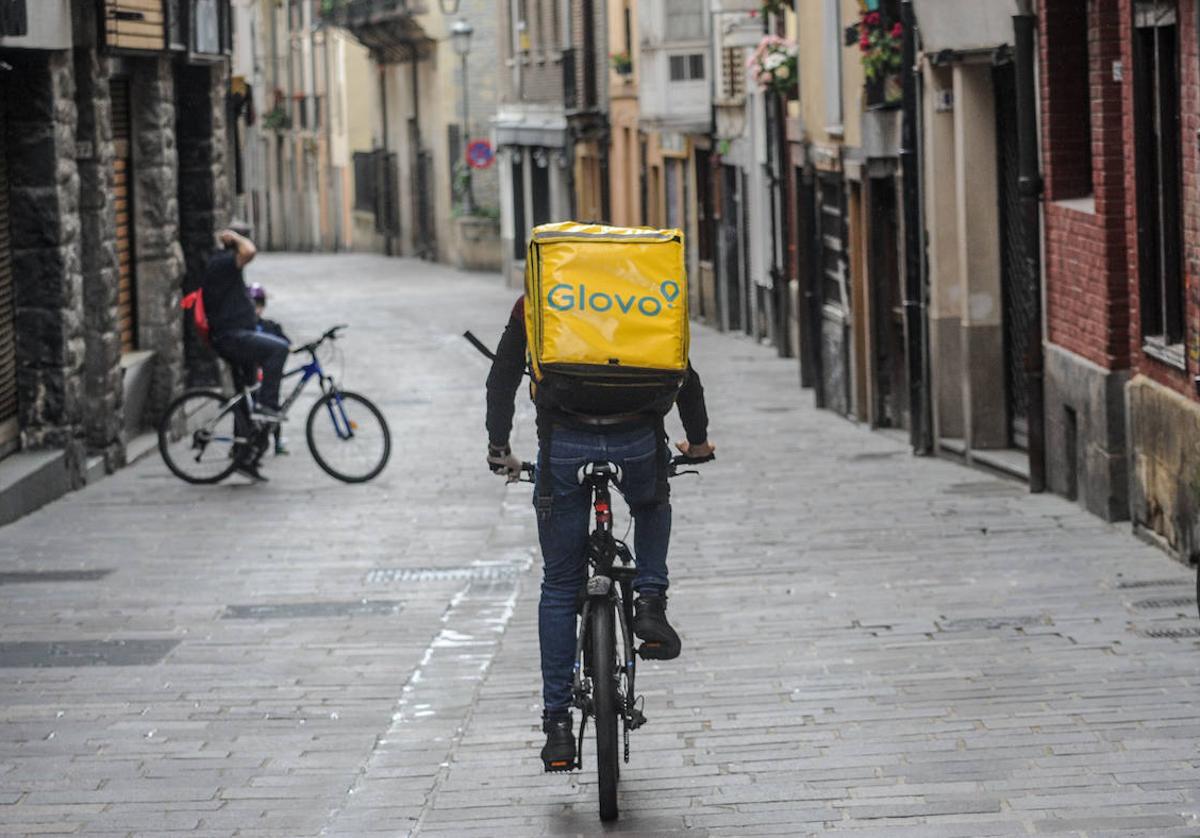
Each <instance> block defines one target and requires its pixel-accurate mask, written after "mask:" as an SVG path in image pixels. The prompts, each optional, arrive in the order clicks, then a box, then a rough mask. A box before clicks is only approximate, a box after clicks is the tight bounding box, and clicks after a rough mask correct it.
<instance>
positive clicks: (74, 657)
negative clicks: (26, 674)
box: [0, 637, 179, 667]
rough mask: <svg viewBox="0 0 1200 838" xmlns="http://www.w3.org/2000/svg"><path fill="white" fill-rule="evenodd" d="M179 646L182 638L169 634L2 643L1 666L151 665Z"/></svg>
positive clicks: (0, 645)
mask: <svg viewBox="0 0 1200 838" xmlns="http://www.w3.org/2000/svg"><path fill="white" fill-rule="evenodd" d="M178 645H179V641H178V640H176V639H174V638H169V637H168V638H140V639H139V638H132V639H129V640H29V641H19V642H15V643H0V667H18V666H31V667H43V666H148V665H150V664H153V663H158V662H159V661H160V660H162V659H163V658H164V657H166V655H167V653H168V652H170V651H171V650H172V649H174V648H175V647H176V646H178Z"/></svg>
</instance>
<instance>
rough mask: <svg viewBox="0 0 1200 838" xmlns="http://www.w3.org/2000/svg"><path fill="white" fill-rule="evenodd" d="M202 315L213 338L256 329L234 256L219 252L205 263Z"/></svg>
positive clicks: (254, 315) (252, 309)
mask: <svg viewBox="0 0 1200 838" xmlns="http://www.w3.org/2000/svg"><path fill="white" fill-rule="evenodd" d="M203 287H204V312H205V314H207V315H208V327H209V329H210V330H211V331H212V336H213V337H214V338H217V337H220V336H221V335H222V334H224V333H225V332H230V331H234V330H236V329H249V330H251V331H253V330H254V328H255V327H256V326H257V325H258V315H257V314H255V312H254V303H252V302H250V295H249V294H248V293H246V283H245V281H244V280H243V279H242V271H241V268H239V267H238V266H237V254H236V252H234V251H233V250H219V251H217V252H216V253H215V254H213V256H212V258H211V259H209V260H208V266H207V267H206V268H205V269H204V285H203Z"/></svg>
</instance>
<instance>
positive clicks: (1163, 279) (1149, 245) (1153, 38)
mask: <svg viewBox="0 0 1200 838" xmlns="http://www.w3.org/2000/svg"><path fill="white" fill-rule="evenodd" d="M1177 17H1178V15H1177V10H1176V3H1175V2H1174V0H1171V2H1162V0H1159V2H1145V0H1139V2H1136V3H1135V4H1134V27H1135V28H1134V42H1133V46H1134V79H1133V88H1134V125H1135V128H1134V131H1135V150H1136V155H1137V160H1136V166H1137V189H1136V193H1137V196H1138V260H1139V263H1140V265H1139V271H1138V273H1139V274H1140V282H1141V289H1140V290H1141V314H1142V337H1143V338H1145V339H1148V340H1149V342H1151V343H1156V344H1166V345H1172V344H1177V343H1180V342H1181V341H1182V340H1183V282H1182V265H1181V261H1182V259H1181V244H1182V243H1181V237H1182V230H1181V225H1182V213H1181V207H1180V194H1179V193H1180V188H1179V187H1180V181H1181V180H1182V177H1183V175H1182V170H1181V167H1180V122H1179V28H1178V25H1177ZM1179 362H1180V363H1182V358H1180V359H1179Z"/></svg>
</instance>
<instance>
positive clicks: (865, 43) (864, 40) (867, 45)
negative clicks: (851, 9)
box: [858, 32, 871, 52]
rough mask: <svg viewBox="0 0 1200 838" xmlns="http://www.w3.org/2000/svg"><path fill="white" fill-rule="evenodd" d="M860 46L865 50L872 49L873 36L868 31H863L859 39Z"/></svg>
mask: <svg viewBox="0 0 1200 838" xmlns="http://www.w3.org/2000/svg"><path fill="white" fill-rule="evenodd" d="M858 48H859V49H860V50H862V51H863V52H867V51H868V50H870V49H871V36H870V35H868V34H867V33H866V32H864V33H862V37H861V38H859V39H858Z"/></svg>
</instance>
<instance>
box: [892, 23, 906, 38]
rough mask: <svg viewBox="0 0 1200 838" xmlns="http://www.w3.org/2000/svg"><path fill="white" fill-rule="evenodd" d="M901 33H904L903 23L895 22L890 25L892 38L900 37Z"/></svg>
mask: <svg viewBox="0 0 1200 838" xmlns="http://www.w3.org/2000/svg"><path fill="white" fill-rule="evenodd" d="M903 35H904V25H903V24H900V23H897V24H896V25H895V26H893V27H892V37H893V38H900V37H902V36H903Z"/></svg>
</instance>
